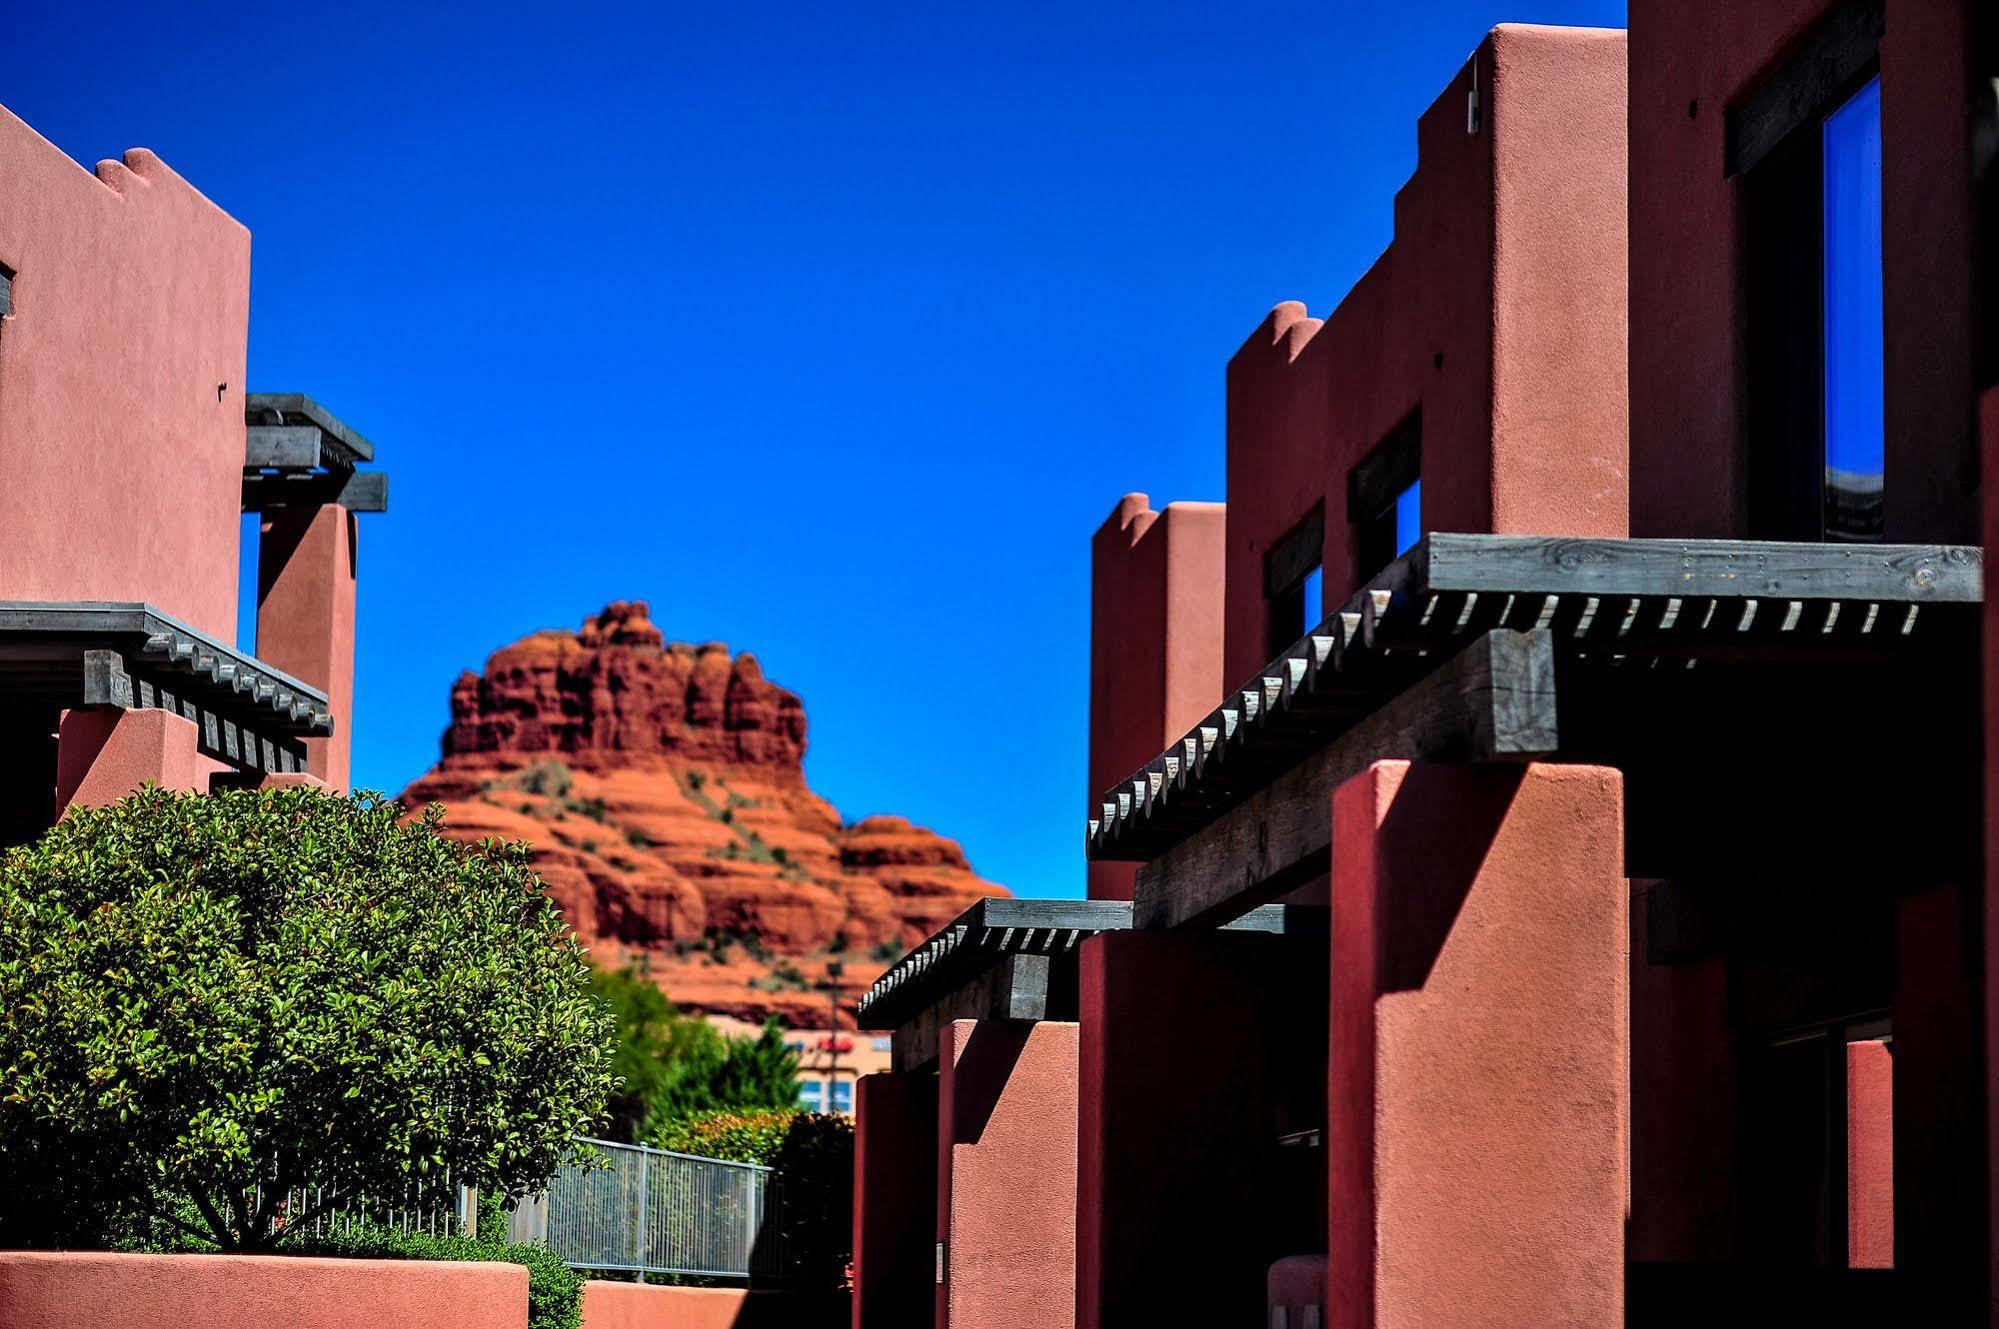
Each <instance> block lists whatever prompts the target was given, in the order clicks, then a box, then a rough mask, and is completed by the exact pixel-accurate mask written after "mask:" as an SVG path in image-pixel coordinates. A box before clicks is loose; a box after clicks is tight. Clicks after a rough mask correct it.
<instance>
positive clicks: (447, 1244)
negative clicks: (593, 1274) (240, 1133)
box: [281, 1212, 583, 1329]
mask: <svg viewBox="0 0 1999 1329" xmlns="http://www.w3.org/2000/svg"><path fill="white" fill-rule="evenodd" d="M497 1221H498V1224H499V1226H498V1228H497V1232H498V1233H499V1234H500V1235H498V1236H491V1237H489V1236H485V1235H481V1236H477V1237H433V1236H427V1235H425V1234H423V1233H421V1232H393V1231H390V1230H389V1229H387V1228H379V1227H364V1228H357V1229H355V1230H354V1231H352V1232H345V1233H340V1234H338V1235H333V1234H327V1235H323V1236H318V1237H303V1238H299V1239H297V1240H294V1241H288V1242H286V1243H284V1245H283V1246H282V1247H281V1249H282V1250H284V1251H285V1252H287V1253H289V1254H293V1255H331V1256H339V1257H343V1258H347V1259H356V1260H498V1261H503V1262H505V1263H507V1264H518V1265H521V1266H523V1267H524V1268H526V1269H527V1271H528V1329H579V1327H580V1326H581V1325H582V1323H583V1276H582V1275H581V1274H579V1273H577V1272H576V1271H575V1270H574V1269H571V1268H570V1267H569V1266H568V1265H566V1264H564V1263H563V1262H562V1257H561V1256H559V1255H557V1254H556V1253H555V1252H554V1251H551V1250H549V1249H548V1247H546V1246H541V1245H509V1244H508V1243H507V1242H506V1240H505V1238H504V1234H505V1232H506V1219H505V1217H504V1215H502V1216H501V1217H500V1218H499V1219H498V1220H497ZM479 1222H480V1231H481V1233H482V1234H483V1233H484V1232H485V1224H486V1216H485V1214H484V1213H483V1212H482V1213H481V1215H480V1220H479Z"/></svg>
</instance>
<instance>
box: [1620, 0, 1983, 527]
mask: <svg viewBox="0 0 1999 1329" xmlns="http://www.w3.org/2000/svg"><path fill="white" fill-rule="evenodd" d="M1836 8H1838V4H1837V3H1836V0H1757V3H1755V4H1741V3H1737V2H1736V0H1694V2H1693V3H1688V2H1687V0H1632V2H1631V7H1630V23H1631V28H1630V31H1631V57H1632V59H1631V110H1630V124H1631V532H1632V534H1633V535H1644V536H1652V535H1657V536H1716V537H1741V536H1743V535H1745V534H1747V533H1748V530H1749V517H1748V513H1747V511H1746V506H1745V505H1746V499H1747V483H1746V478H1745V475H1744V459H1745V443H1746V439H1745V433H1746V428H1745V424H1744V421H1745V415H1746V411H1747V403H1746V397H1745V388H1746V370H1745V360H1746V351H1747V341H1746V337H1745V334H1744V328H1743V324H1744V317H1745V312H1746V311H1745V308H1744V295H1743V291H1744V287H1743V283H1742V274H1741V272H1740V270H1739V268H1740V265H1739V263H1738V249H1739V246H1740V244H1741V239H1740V237H1741V233H1742V229H1743V223H1744V217H1743V205H1742V199H1743V195H1742V187H1741V184H1740V182H1739V181H1736V180H1731V179H1730V178H1729V177H1728V176H1727V174H1726V151H1727V128H1728V109H1729V107H1730V105H1731V104H1735V103H1739V102H1740V100H1741V99H1742V98H1743V97H1744V96H1745V95H1747V94H1748V93H1750V92H1751V91H1753V90H1754V89H1755V88H1756V87H1757V86H1758V85H1759V84H1760V83H1762V82H1763V81H1764V80H1765V79H1767V78H1768V77H1769V76H1770V74H1771V72H1772V71H1773V70H1775V69H1778V68H1780V67H1781V66H1782V64H1783V62H1784V60H1785V59H1786V57H1787V56H1788V55H1789V54H1790V53H1791V52H1792V51H1793V50H1794V49H1795V48H1796V46H1797V43H1798V42H1799V41H1800V39H1801V38H1803V37H1804V36H1805V35H1806V34H1807V33H1808V32H1809V30H1810V29H1811V27H1812V26H1813V24H1815V23H1816V22H1817V21H1818V20H1820V19H1821V18H1823V17H1824V16H1825V15H1827V14H1828V13H1830V12H1831V11H1832V10H1834V9H1836ZM1886 14H1887V24H1886V33H1885V35H1884V36H1883V38H1882V41H1881V102H1882V110H1881V132H1882V154H1883V163H1882V223H1883V249H1882V268H1883V272H1882V279H1883V297H1884V310H1883V322H1884V333H1885V337H1886V353H1887V382H1886V391H1887V402H1886V410H1887V476H1886V498H1885V509H1886V513H1885V515H1886V523H1887V538H1888V539H1890V540H1897V541H1930V540H1938V541H1951V542H1964V541H1969V540H1972V539H1974V538H1975V537H1976V529H1977V519H1978V518H1977V498H1976V487H1977V475H1978V471H1977V466H1976V448H1975V442H1974V437H1975V436H1974V423H1973V418H1974V411H1973V390H1972V389H1973V319H1974V300H1975V296H1974V291H1975V283H1974V281H1973V279H1972V266H1973V260H1972V220H1971V218H1972V189H1971V175H1970V170H1969V166H1968V163H1969V162H1970V160H1971V145H1970V142H1969V138H1968V135H1969V134H1970V132H1971V123H1972V117H1971V111H1970V89H1971V80H1970V77H1969V63H1968V62H1969V58H1970V57H1969V44H1970V41H1969V37H1968V35H1967V29H1968V27H1969V23H1970V4H1969V3H1968V2H1967V0H1888V3H1887V9H1886Z"/></svg>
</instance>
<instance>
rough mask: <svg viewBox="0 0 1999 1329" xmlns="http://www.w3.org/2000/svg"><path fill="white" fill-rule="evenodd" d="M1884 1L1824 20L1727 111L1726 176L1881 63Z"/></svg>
mask: <svg viewBox="0 0 1999 1329" xmlns="http://www.w3.org/2000/svg"><path fill="white" fill-rule="evenodd" d="M1886 26H1887V14H1886V10H1885V6H1884V5H1883V3H1882V0H1854V2H1853V3H1851V4H1847V5H1844V6H1841V7H1839V8H1837V9H1835V10H1833V12H1832V13H1830V14H1828V15H1827V16H1826V17H1825V18H1824V19H1822V20H1821V21H1820V22H1819V23H1818V25H1817V26H1815V27H1814V28H1813V29H1812V30H1811V31H1810V32H1809V33H1807V34H1806V36H1805V39H1804V41H1803V42H1802V43H1800V44H1799V46H1798V48H1797V49H1796V50H1795V51H1793V52H1792V53H1791V55H1790V56H1789V58H1787V59H1786V60H1785V61H1784V63H1783V64H1782V65H1781V66H1779V68H1778V69H1777V72H1776V73H1775V74H1773V75H1772V76H1771V77H1770V78H1768V79H1766V80H1765V81H1764V83H1763V85H1762V86H1761V87H1759V88H1757V89H1756V91H1754V92H1752V93H1750V94H1749V96H1748V97H1747V98H1746V99H1745V100H1744V101H1743V102H1742V104H1741V105H1740V106H1738V107H1736V108H1735V109H1734V110H1732V111H1730V112H1729V113H1728V141H1727V145H1726V147H1725V148H1724V154H1725V157H1726V166H1727V171H1728V174H1730V175H1741V174H1742V173H1743V172H1745V171H1752V170H1754V169H1756V165H1757V163H1759V162H1761V161H1762V160H1763V159H1764V158H1765V157H1768V156H1769V155H1770V154H1771V153H1772V152H1774V151H1776V149H1777V148H1778V147H1780V146H1781V145H1782V144H1783V143H1784V142H1785V141H1786V140H1787V139H1789V138H1790V137H1791V135H1793V134H1795V133H1797V132H1798V131H1799V130H1801V129H1804V128H1805V127H1807V126H1808V125H1810V124H1812V123H1813V122H1815V121H1817V120H1820V119H1822V118H1823V117H1824V116H1825V114H1826V113H1827V112H1828V111H1831V110H1833V109H1834V108H1835V107H1837V106H1838V104H1839V102H1840V100H1841V99H1842V98H1844V97H1846V96H1847V95H1848V94H1850V93H1852V92H1853V91H1854V90H1855V89H1856V88H1857V87H1858V86H1859V85H1860V84H1861V83H1862V82H1864V81H1865V79H1866V77H1867V75H1868V74H1870V73H1871V72H1873V70H1874V69H1875V68H1876V67H1877V66H1878V65H1879V63H1880V51H1881V35H1882V33H1883V32H1884V31H1885V30H1886Z"/></svg>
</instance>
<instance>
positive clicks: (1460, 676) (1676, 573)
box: [1086, 534, 1983, 927]
mask: <svg viewBox="0 0 1999 1329" xmlns="http://www.w3.org/2000/svg"><path fill="white" fill-rule="evenodd" d="M1982 598H1983V564H1982V557H1981V552H1980V551H1979V550H1978V549H1976V548H1971V547H1961V546H1934V545H1933V546H1889V545H1828V544H1779V543H1763V542H1748V541H1724V540H1714V541H1680V540H1671V541H1669V540H1573V539H1545V538H1534V537H1517V536H1490V535H1449V534H1437V535H1431V536H1428V537H1426V538H1425V539H1424V540H1423V541H1422V542H1421V543H1419V544H1418V545H1417V546H1416V547H1415V548H1414V549H1412V550H1411V551H1410V552H1409V553H1408V554H1407V555H1405V556H1404V557H1403V558H1402V559H1400V560H1398V561H1397V562H1396V563H1395V564H1394V565H1392V566H1391V567H1389V568H1388V569H1387V570H1386V571H1384V572H1383V573H1382V574H1381V575H1380V576H1379V577H1377V578H1375V579H1374V581H1372V582H1370V583H1369V584H1368V586H1366V587H1365V588H1363V589H1362V590H1361V591H1360V592H1359V593H1358V594H1356V595H1355V596H1354V597H1353V598H1352V599H1351V600H1349V601H1348V602H1347V604H1346V605H1345V606H1343V607H1342V608H1341V610H1340V611H1339V612H1337V613H1335V614H1333V615H1331V616H1330V617H1329V618H1327V620H1326V621H1325V622H1324V623H1322V624H1321V625H1320V626H1319V627H1318V628H1316V629H1314V630H1313V631H1312V632H1311V633H1308V634H1307V635H1306V636H1305V637H1304V638H1302V639H1301V640H1300V641H1299V642H1298V643H1297V644H1295V645H1294V646H1292V647H1291V648H1290V649H1289V650H1287V651H1285V652H1284V653H1283V654H1282V655H1280V656H1278V657H1277V658H1276V659H1275V660H1273V661H1271V663H1270V664H1269V665H1268V666H1266V667H1265V668H1264V669H1262V670H1261V671H1259V672H1258V674H1257V676H1256V677H1254V678H1252V679H1251V680H1250V681H1249V682H1248V683H1247V684H1246V685H1245V686H1243V687H1242V688H1240V689H1237V690H1236V691H1235V692H1233V693H1232V694H1230V696H1229V697H1228V699H1227V700H1226V701H1225V702H1224V703H1223V704H1222V705H1221V706H1219V707H1217V708H1216V709H1215V710H1214V711H1213V712H1211V713H1210V714H1209V715H1208V716H1207V717H1206V718H1205V719H1204V720H1203V721H1202V722H1201V723H1200V724H1199V725H1196V726H1195V727H1194V728H1193V729H1192V730H1191V731H1189V732H1188V734H1187V735H1186V736H1185V737H1183V738H1182V739H1181V741H1180V742H1178V743H1176V744H1174V745H1172V746H1171V747H1169V748H1168V749H1167V750H1166V751H1165V752H1162V753H1161V754H1160V755H1159V756H1158V757H1156V758H1154V759H1153V760H1152V761H1151V762H1149V763H1147V765H1146V766H1145V767H1144V768H1142V769H1141V770H1139V771H1137V772H1135V773H1134V774H1133V775H1132V776H1131V778H1129V779H1127V780H1125V781H1122V782H1121V783H1120V784H1118V785H1117V786H1116V787H1114V788H1112V789H1110V790H1108V791H1106V792H1105V793H1104V795H1103V796H1102V798H1101V799H1100V800H1099V802H1098V807H1097V815H1096V816H1094V817H1092V818H1090V820H1089V825H1088V828H1087V840H1086V844H1087V849H1088V853H1089V855H1090V857H1092V858H1099V859H1114V860H1126V861H1137V862H1141V863H1143V864H1145V866H1144V867H1143V868H1141V870H1140V874H1139V884H1138V891H1137V900H1136V913H1135V916H1134V922H1135V925H1136V926H1140V927H1162V926H1179V925H1182V924H1187V923H1195V922H1204V921H1205V922H1213V921H1216V920H1218V919H1223V918H1227V917H1229V916H1231V913H1232V912H1234V911H1239V910H1240V909H1241V908H1243V907H1246V906H1247V904H1251V903H1254V902H1255V901H1256V900H1258V899H1267V898H1271V897H1272V896H1274V895H1276V894H1279V893H1282V892H1283V891H1284V890H1286V889H1288V888H1290V887H1292V886H1295V885H1298V884H1301V883H1302V882H1303V881H1305V880H1309V879H1310V878H1311V877H1313V876H1315V875H1318V874H1319V873H1322V872H1323V871H1324V870H1325V859H1324V852H1325V845H1326V840H1325V836H1326V828H1325V826H1324V821H1325V818H1326V815H1327V813H1326V809H1325V807H1324V804H1325V801H1326V799H1327V797H1329V794H1330V789H1331V788H1332V787H1334V786H1335V785H1337V783H1338V782H1339V781H1341V780H1343V779H1345V778H1348V777H1349V776H1351V775H1353V774H1357V773H1358V772H1359V771H1360V770H1363V769H1365V767H1366V766H1367V765H1368V764H1369V763H1371V762H1373V761H1377V760H1383V759H1388V758H1407V759H1411V760H1419V761H1505V760H1528V759H1536V758H1563V757H1571V758H1584V759H1612V760H1614V759H1615V758H1616V753H1617V751H1618V747H1619V743H1620V742H1621V739H1620V737H1619V734H1618V733H1617V732H1616V731H1617V728H1618V718H1617V717H1618V711H1619V707H1620V705H1621V704H1628V703H1620V702H1619V700H1618V698H1619V697H1620V696H1622V697H1624V698H1627V699H1629V698H1636V697H1638V696H1640V695H1644V696H1646V697H1648V698H1652V697H1655V696H1656V695H1657V693H1656V687H1655V686H1654V685H1652V684H1650V683H1647V684H1644V685H1643V686H1641V685H1640V684H1639V680H1641V679H1655V678H1657V677H1658V676H1659V675H1660V674H1661V671H1663V672H1664V673H1666V674H1678V673H1679V672H1681V671H1693V670H1695V669H1696V667H1697V666H1698V667H1699V668H1700V669H1702V670H1705V671H1707V673H1708V675H1710V676H1717V677H1730V678H1740V679H1743V680H1747V683H1746V685H1753V686H1764V687H1770V686H1773V680H1776V681H1782V680H1792V681H1795V680H1798V679H1801V678H1804V677H1807V676H1816V677H1851V678H1854V679H1863V680H1864V679H1875V680H1879V679H1882V678H1885V677H1887V671H1892V670H1902V671H1904V672H1906V670H1907V668H1908V667H1909V666H1910V665H1911V663H1912V662H1914V663H1920V662H1923V661H1926V660H1942V659H1945V658H1946V657H1947V658H1948V659H1949V660H1952V661H1955V660H1956V659H1957V657H1958V656H1963V655H1964V654H1965V649H1964V648H1965V644H1966V643H1967V642H1971V641H1975V635H1976V628H1977V620H1978V616H1979V611H1978V606H1979V604H1980V602H1981V600H1982ZM1972 654H1974V655H1975V651H1973V652H1972ZM1967 658H1969V657H1967ZM1950 667H1951V668H1955V665H1951V666H1950ZM1731 671H1732V672H1731ZM1758 671H1760V673H1759V672H1758ZM1828 671H1831V672H1828ZM1840 671H1850V672H1848V673H1845V674H1841V673H1840ZM1870 671H1871V672H1870ZM1565 679H1567V680H1571V681H1570V682H1564V680H1565ZM1758 679H1760V680H1761V682H1760V683H1758V682H1757V681H1756V680H1758ZM1706 681H1707V683H1708V685H1709V686H1710V687H1712V686H1713V685H1714V683H1715V681H1716V677H1710V678H1708V679H1707V680H1706ZM1577 683H1582V684H1584V685H1585V686H1584V687H1582V688H1581V689H1578V688H1577V687H1576V686H1575V684H1577ZM1897 684H1898V686H1901V687H1903V688H1904V690H1905V692H1906V687H1907V679H1906V677H1905V676H1904V674H1897ZM1565 689H1566V691H1565ZM1647 689H1650V690H1649V691H1648V690H1647ZM1579 691H1580V692H1586V693H1587V695H1588V697H1589V700H1590V702H1591V703H1592V707H1593V709H1590V710H1588V711H1587V712H1583V711H1579V710H1578V708H1577V706H1576V704H1575V703H1574V701H1573V698H1572V697H1571V696H1570V695H1569V694H1572V693H1578V692H1579ZM1666 737H1667V738H1668V739H1669V738H1670V736H1666ZM1651 742H1652V744H1653V750H1654V751H1656V750H1657V749H1658V747H1659V745H1660V742H1661V739H1660V737H1659V736H1658V735H1654V736H1652V738H1651Z"/></svg>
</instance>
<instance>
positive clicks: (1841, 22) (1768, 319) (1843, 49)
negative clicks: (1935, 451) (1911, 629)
mask: <svg viewBox="0 0 1999 1329" xmlns="http://www.w3.org/2000/svg"><path fill="white" fill-rule="evenodd" d="M1884 14H1885V10H1884V8H1883V4H1882V0H1849V2H1848V3H1847V4H1845V5H1842V6H1840V7H1838V8H1836V9H1834V10H1833V11H1832V12H1831V13H1830V14H1828V15H1827V16H1826V17H1825V18H1824V19H1823V20H1822V21H1821V22H1820V23H1819V24H1818V25H1817V27H1815V28H1814V29H1813V30H1812V32H1811V33H1810V34H1809V35H1808V36H1807V37H1806V38H1805V40H1804V41H1803V42H1802V43H1801V44H1800V46H1799V48H1798V49H1797V50H1796V51H1795V52H1794V53H1793V55H1792V57H1791V59H1790V60H1789V61H1787V62H1786V63H1785V64H1784V65H1783V66H1782V67H1781V68H1779V69H1777V70H1776V71H1775V72H1774V73H1772V75H1771V76H1770V78H1769V79H1768V80H1767V81H1766V82H1765V83H1764V84H1763V85H1762V86H1761V87H1759V88H1758V89H1757V90H1756V91H1755V92H1753V93H1751V94H1750V95H1749V96H1748V97H1747V98H1745V99H1744V100H1743V102H1742V103H1741V104H1740V105H1738V106H1736V107H1735V108H1733V109H1732V110H1730V112H1729V121H1728V149H1727V151H1728V162H1727V169H1728V172H1729V174H1730V175H1731V176H1733V177H1735V178H1736V180H1737V182H1738V187H1739V189H1740V191H1741V203H1742V209H1743V213H1742V215H1743V230H1742V238H1743V249H1742V258H1741V261H1742V264H1743V273H1742V276H1743V291H1744V296H1745V319H1746V324H1745V326H1744V328H1743V330H1742V331H1743V345H1744V347H1745V348H1746V349H1745V354H1746V363H1745V366H1744V368H1745V371H1746V379H1747V390H1748V399H1747V402H1746V411H1745V416H1744V420H1745V435H1744V439H1743V447H1744V462H1745V464H1746V479H1747V486H1746V488H1747V492H1746V495H1745V497H1746V499H1747V515H1748V532H1747V533H1748V534H1749V535H1751V536H1753V537H1757V538H1762V539H1772V540H1879V539H1881V538H1882V533H1883V529H1884V523H1883V514H1884V512H1885V511H1886V504H1887V501H1888V496H1887V493H1886V486H1885V485H1884V483H1883V481H1884V477H1885V473H1886V466H1885V464H1884V442H1885V437H1886V433H1887V420H1886V415H1885V413H1884V410H1883V402H1884V400H1885V392H1884V387H1883V384H1884V380H1885V374H1886V355H1885V349H1884V341H1883V337H1882V292H1881V85H1880V77H1879V73H1878V71H1879V69H1880V42H1881V32H1882V29H1883V25H1884V22H1885V19H1884Z"/></svg>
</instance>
